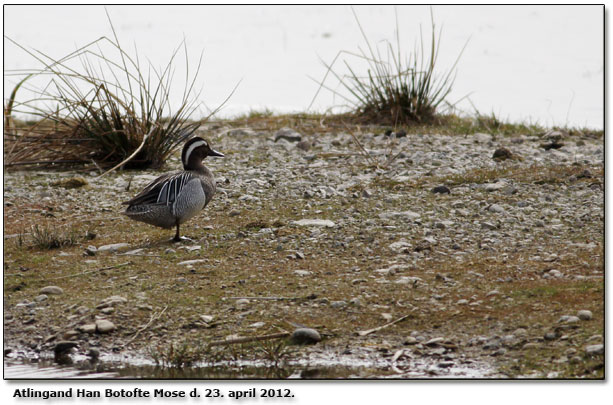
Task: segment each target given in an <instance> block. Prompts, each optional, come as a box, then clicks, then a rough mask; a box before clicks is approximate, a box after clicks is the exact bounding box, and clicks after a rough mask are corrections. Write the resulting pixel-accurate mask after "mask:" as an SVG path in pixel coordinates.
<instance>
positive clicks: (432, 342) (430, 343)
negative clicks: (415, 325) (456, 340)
mask: <svg viewBox="0 0 613 405" xmlns="http://www.w3.org/2000/svg"><path fill="white" fill-rule="evenodd" d="M444 340H445V339H444V338H442V337H437V338H433V339H430V340H428V341H427V342H426V343H424V345H426V346H429V347H434V346H438V345H440V344H441V343H443V341H444Z"/></svg>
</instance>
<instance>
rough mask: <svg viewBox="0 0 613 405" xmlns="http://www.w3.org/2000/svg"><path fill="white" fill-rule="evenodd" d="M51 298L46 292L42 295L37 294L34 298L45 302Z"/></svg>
mask: <svg viewBox="0 0 613 405" xmlns="http://www.w3.org/2000/svg"><path fill="white" fill-rule="evenodd" d="M48 299H49V296H48V295H46V294H41V295H37V296H36V298H34V301H36V302H43V301H47V300H48Z"/></svg>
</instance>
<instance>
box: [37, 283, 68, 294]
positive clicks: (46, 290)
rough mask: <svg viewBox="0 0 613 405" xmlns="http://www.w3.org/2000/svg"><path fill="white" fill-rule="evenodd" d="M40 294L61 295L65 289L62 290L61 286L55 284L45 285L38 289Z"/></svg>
mask: <svg viewBox="0 0 613 405" xmlns="http://www.w3.org/2000/svg"><path fill="white" fill-rule="evenodd" d="M38 292H39V293H40V294H46V295H60V294H63V293H64V290H62V289H61V288H60V287H58V286H55V285H49V286H47V287H43V288H41V289H40V290H39V291H38Z"/></svg>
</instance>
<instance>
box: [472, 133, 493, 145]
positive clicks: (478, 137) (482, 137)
mask: <svg viewBox="0 0 613 405" xmlns="http://www.w3.org/2000/svg"><path fill="white" fill-rule="evenodd" d="M473 138H474V139H475V142H479V143H487V142H489V141H491V140H492V135H490V134H484V133H483V132H477V133H476V134H473Z"/></svg>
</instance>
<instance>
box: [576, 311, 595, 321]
mask: <svg viewBox="0 0 613 405" xmlns="http://www.w3.org/2000/svg"><path fill="white" fill-rule="evenodd" d="M577 317H578V318H579V319H581V320H582V321H589V320H590V319H592V317H593V316H592V311H588V310H586V309H582V310H581V311H579V312H577Z"/></svg>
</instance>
